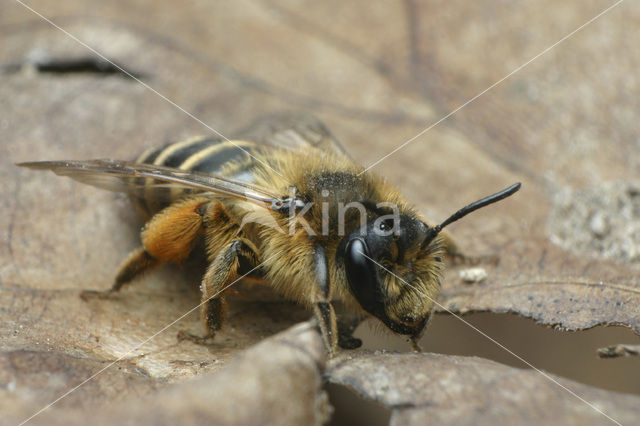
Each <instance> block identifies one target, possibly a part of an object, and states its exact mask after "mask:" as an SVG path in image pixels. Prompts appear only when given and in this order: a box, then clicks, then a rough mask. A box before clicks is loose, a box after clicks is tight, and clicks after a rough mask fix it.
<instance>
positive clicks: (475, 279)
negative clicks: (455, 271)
mask: <svg viewBox="0 0 640 426" xmlns="http://www.w3.org/2000/svg"><path fill="white" fill-rule="evenodd" d="M460 278H461V279H462V281H464V282H467V283H479V282H481V281H484V280H485V279H486V278H487V271H485V270H484V268H469V269H463V270H462V271H460Z"/></svg>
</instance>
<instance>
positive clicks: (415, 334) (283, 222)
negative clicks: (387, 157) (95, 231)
mask: <svg viewBox="0 0 640 426" xmlns="http://www.w3.org/2000/svg"><path fill="white" fill-rule="evenodd" d="M252 129H253V130H252V131H249V133H248V134H253V135H254V136H252V138H251V139H249V138H247V139H246V140H245V139H239V140H235V141H229V140H220V139H214V138H207V137H203V138H193V139H189V140H186V141H183V142H178V143H173V144H170V145H167V146H164V147H160V148H156V149H151V150H148V151H147V152H145V153H144V154H142V155H141V156H140V157H139V158H138V159H137V160H136V161H135V162H128V161H118V160H89V161H44V162H30V163H22V164H20V166H24V167H29V168H32V169H41V170H52V171H53V172H55V173H56V174H58V175H62V176H69V177H71V178H73V179H76V180H78V181H80V182H83V183H88V184H91V185H94V186H97V187H100V188H105V189H110V190H116V191H124V192H127V193H129V194H130V195H131V196H132V197H133V198H134V199H135V200H136V204H137V207H138V209H139V210H140V211H141V212H142V213H143V214H144V215H147V216H148V217H150V219H149V220H148V222H147V223H146V225H145V226H144V228H143V229H142V232H141V246H140V247H139V248H137V249H136V250H134V251H133V253H131V254H130V255H129V257H128V258H127V259H126V260H125V261H124V263H123V264H122V266H121V268H120V270H119V272H118V274H117V275H116V278H115V281H114V283H113V285H112V286H111V288H110V289H109V290H106V291H103V292H97V291H85V292H83V293H82V296H83V298H89V297H92V296H98V297H106V296H108V295H110V294H112V293H114V292H117V291H119V290H120V289H121V288H122V287H123V286H125V285H127V284H129V283H131V282H132V281H133V280H134V279H135V278H137V277H139V276H140V275H141V274H142V273H143V272H145V271H147V270H149V269H151V268H153V267H155V266H157V265H159V264H162V263H164V262H176V263H179V262H181V261H183V260H184V259H185V258H186V257H187V256H188V255H189V254H190V252H191V251H192V249H193V247H194V242H195V241H196V240H197V239H198V238H199V237H200V236H203V237H204V245H205V248H206V255H207V258H208V262H209V263H208V267H207V270H206V272H205V274H204V277H203V279H202V284H201V290H202V302H203V303H202V306H201V318H202V323H203V325H204V329H205V332H204V334H201V335H199V334H192V333H190V332H186V331H182V332H180V334H179V337H180V338H184V339H190V340H192V341H194V342H197V343H203V344H206V343H208V342H210V341H211V339H212V338H213V337H214V334H215V332H216V331H217V330H219V329H220V327H221V326H222V322H223V316H224V311H225V309H224V307H225V298H224V292H225V290H226V289H227V287H228V285H229V284H230V283H232V282H234V280H237V279H238V278H239V277H241V276H243V275H244V274H247V273H248V272H250V271H251V272H252V274H251V275H254V276H258V277H260V278H261V279H262V280H264V282H265V283H267V284H268V285H270V286H271V287H272V288H273V289H274V290H275V291H276V292H277V293H280V294H282V295H283V296H285V297H286V298H288V299H291V300H294V301H296V302H298V303H301V304H304V305H306V306H308V307H309V308H311V309H313V311H314V314H315V318H316V320H317V323H318V324H319V327H320V330H321V333H322V336H323V340H324V343H325V345H326V348H327V350H328V352H329V354H330V355H332V354H333V353H334V352H335V350H336V347H337V346H338V345H340V346H341V347H343V348H356V347H358V346H360V344H361V342H360V340H359V339H356V338H354V337H353V336H351V333H352V332H353V330H354V329H355V326H356V325H357V320H354V318H364V317H366V316H367V315H372V316H374V317H376V318H377V319H378V320H380V321H381V322H382V323H383V324H384V325H385V326H386V327H387V328H389V329H390V330H392V331H393V332H395V333H398V334H401V335H405V336H407V337H408V338H409V341H410V342H411V343H412V344H413V347H414V349H416V350H417V349H418V346H417V340H418V339H419V337H420V336H421V334H422V332H423V330H424V328H425V326H426V324H427V322H428V320H429V318H430V316H431V313H432V310H433V306H434V302H433V301H434V299H435V298H436V297H437V294H438V291H439V288H440V280H441V277H442V272H443V256H445V255H447V254H449V255H452V256H454V257H460V256H461V255H460V253H459V252H458V251H457V250H456V248H455V245H454V244H453V243H452V242H451V240H450V238H449V237H448V236H447V235H446V234H444V233H440V231H441V230H442V228H444V227H445V226H447V225H448V224H450V223H452V222H454V221H456V220H458V219H460V218H462V217H463V216H465V215H467V214H468V213H470V212H472V211H474V210H476V209H478V208H481V207H484V206H486V205H488V204H491V203H494V202H496V201H498V200H501V199H503V198H505V197H508V196H510V195H512V194H513V193H515V192H516V191H517V190H518V189H519V188H520V184H519V183H516V184H514V185H512V186H510V187H509V188H507V189H505V190H503V191H501V192H498V193H496V194H494V195H491V196H489V197H486V198H483V199H481V200H479V201H476V202H475V203H472V204H470V205H468V206H466V207H464V208H462V209H460V210H459V211H458V212H456V213H455V214H453V215H452V216H451V217H449V218H448V219H447V220H445V221H444V222H442V223H441V224H439V225H434V224H432V223H431V222H428V221H427V220H426V219H425V218H424V217H422V216H421V215H420V214H419V213H418V212H417V211H416V209H415V208H414V207H413V206H411V204H410V203H408V202H407V201H406V200H405V199H404V197H403V196H402V195H401V194H400V192H399V191H398V190H397V189H396V188H395V187H393V186H392V185H391V184H390V183H388V182H387V181H386V180H385V179H384V178H382V177H380V176H378V175H376V174H374V173H372V172H370V171H365V170H364V168H363V167H361V166H358V165H357V164H356V163H355V162H354V161H353V160H352V159H351V158H350V157H349V156H348V155H347V154H346V153H345V151H344V149H343V148H342V146H341V145H340V144H339V143H338V142H337V141H336V140H335V139H334V138H333V136H332V135H331V134H330V133H329V131H328V130H327V129H326V127H324V126H323V125H322V124H321V123H320V122H318V121H317V120H314V119H309V118H300V117H295V116H294V117H285V118H280V119H276V120H267V121H263V122H259V123H258V124H257V125H256V126H254V127H253V128H252ZM250 140H254V141H255V142H253V141H250ZM337 301H339V302H342V305H343V306H344V307H346V308H347V311H348V312H352V315H349V316H344V315H342V313H341V314H340V315H339V316H338V318H337V316H336V313H335V311H334V307H333V304H332V302H337Z"/></svg>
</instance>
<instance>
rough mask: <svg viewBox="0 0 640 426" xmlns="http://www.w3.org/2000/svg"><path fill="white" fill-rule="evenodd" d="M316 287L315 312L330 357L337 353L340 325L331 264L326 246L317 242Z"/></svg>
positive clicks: (314, 258)
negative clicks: (337, 318)
mask: <svg viewBox="0 0 640 426" xmlns="http://www.w3.org/2000/svg"><path fill="white" fill-rule="evenodd" d="M313 263H314V278H315V283H314V289H313V300H312V301H313V303H314V307H313V312H314V314H315V316H316V319H317V321H318V324H319V325H320V332H321V333H322V339H323V340H324V344H325V347H326V348H327V352H328V353H329V357H332V356H333V355H334V354H335V351H336V347H337V345H338V327H337V324H336V314H335V311H334V310H333V306H332V305H331V287H330V281H329V264H328V263H327V254H326V252H325V249H324V246H323V245H321V244H319V243H316V244H315V246H314V248H313Z"/></svg>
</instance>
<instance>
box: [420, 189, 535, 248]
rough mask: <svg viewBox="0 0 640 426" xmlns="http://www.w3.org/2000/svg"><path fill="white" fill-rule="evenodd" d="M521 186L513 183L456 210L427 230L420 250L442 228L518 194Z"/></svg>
mask: <svg viewBox="0 0 640 426" xmlns="http://www.w3.org/2000/svg"><path fill="white" fill-rule="evenodd" d="M521 186H522V184H521V183H520V182H518V183H514V184H513V185H511V186H510V187H508V188H506V189H503V190H502V191H500V192H496V193H495V194H493V195H489V196H488V197H485V198H483V199H481V200H478V201H476V202H475V203H471V204H469V205H468V206H465V207H463V208H461V209H460V210H458V211H457V212H455V213H454V214H452V215H451V216H449V218H448V219H447V220H445V221H444V222H442V223H441V224H440V225H436V226H434V227H433V228H429V229H428V230H427V235H426V237H425V238H424V240H423V241H422V248H424V247H426V246H428V245H429V243H430V242H431V241H432V240H433V239H434V238H435V237H436V235H438V233H439V232H440V231H442V228H444V227H445V226H447V225H449V224H450V223H453V222H455V221H456V220H458V219H462V218H463V217H465V216H466V215H468V214H469V213H471V212H473V211H476V210H478V209H479V208H482V207H485V206H488V205H489V204H493V203H495V202H496V201H500V200H502V199H504V198H507V197H509V196H510V195H513V194H515V193H516V192H518V190H519V189H520V187H521Z"/></svg>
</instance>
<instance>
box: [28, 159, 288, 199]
mask: <svg viewBox="0 0 640 426" xmlns="http://www.w3.org/2000/svg"><path fill="white" fill-rule="evenodd" d="M18 166H21V167H28V168H30V169H36V170H51V171H52V172H54V173H55V174H57V175H60V176H68V177H70V178H72V179H74V180H77V181H78V182H82V183H86V184H88V185H92V186H96V187H98V188H102V189H107V190H109V191H117V192H126V193H129V194H132V195H136V196H142V195H141V194H143V193H144V191H145V190H147V189H149V188H181V189H185V188H191V189H193V190H196V191H198V192H205V193H211V194H214V195H217V196H221V197H230V198H235V199H239V200H243V201H248V202H251V203H253V204H257V205H259V206H261V207H265V208H268V209H275V208H277V207H279V206H282V204H283V200H282V199H280V198H279V197H278V196H277V195H275V194H273V193H271V192H269V191H267V190H265V189H263V188H258V187H256V186H254V185H250V184H247V183H243V182H238V181H234V180H231V179H227V178H224V177H220V176H216V175H212V174H208V173H202V172H196V171H188V170H180V169H175V168H172V167H164V166H154V165H150V164H141V163H134V162H130V161H120V160H88V161H36V162H29V163H20V164H18Z"/></svg>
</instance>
